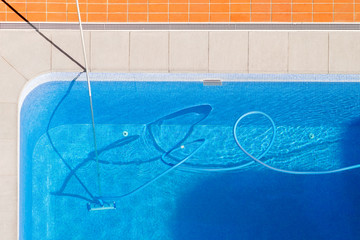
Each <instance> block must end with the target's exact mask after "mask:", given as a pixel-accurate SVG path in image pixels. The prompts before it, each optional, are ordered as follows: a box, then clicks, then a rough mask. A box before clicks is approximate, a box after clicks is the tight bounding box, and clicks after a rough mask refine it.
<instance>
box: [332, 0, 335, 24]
mask: <svg viewBox="0 0 360 240" xmlns="http://www.w3.org/2000/svg"><path fill="white" fill-rule="evenodd" d="M332 4H333V10H332V16H333V17H332V18H333V22H335V0H332Z"/></svg>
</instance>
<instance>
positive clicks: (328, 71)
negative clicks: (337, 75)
mask: <svg viewBox="0 0 360 240" xmlns="http://www.w3.org/2000/svg"><path fill="white" fill-rule="evenodd" d="M327 52H328V54H327V55H328V70H327V73H328V74H329V73H330V33H329V32H328V51H327Z"/></svg>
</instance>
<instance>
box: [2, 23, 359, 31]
mask: <svg viewBox="0 0 360 240" xmlns="http://www.w3.org/2000/svg"><path fill="white" fill-rule="evenodd" d="M31 24H32V25H33V27H36V28H37V29H39V30H50V29H59V30H78V29H79V24H78V23H77V22H31ZM82 25H83V28H84V30H120V31H121V30H123V31H136V30H139V31H144V30H145V31H154V30H156V31H161V30H163V31H176V30H179V31H183V30H195V31H201V30H204V31H211V30H216V31H219V30H225V31H234V30H246V31H249V30H261V31H262V30H266V31H269V30H276V31H279V30H284V31H301V30H305V31H309V30H324V31H359V30H360V24H359V23H356V22H354V23H343V22H339V23H302V22H299V23H283V22H278V23H273V22H271V23H267V22H257V23H227V22H219V23H201V22H196V23H166V22H159V23H131V22H129V23H83V24H82ZM33 27H32V26H30V24H29V23H25V22H0V29H33Z"/></svg>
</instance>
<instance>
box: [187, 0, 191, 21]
mask: <svg viewBox="0 0 360 240" xmlns="http://www.w3.org/2000/svg"><path fill="white" fill-rule="evenodd" d="M187 14H188V22H190V0H188V12H187Z"/></svg>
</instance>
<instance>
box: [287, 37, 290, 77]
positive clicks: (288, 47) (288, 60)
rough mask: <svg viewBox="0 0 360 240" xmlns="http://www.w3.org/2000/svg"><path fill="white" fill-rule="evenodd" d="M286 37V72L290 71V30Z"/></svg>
mask: <svg viewBox="0 0 360 240" xmlns="http://www.w3.org/2000/svg"><path fill="white" fill-rule="evenodd" d="M287 39H288V41H287V42H288V46H287V49H288V50H287V60H286V61H287V64H286V65H287V66H286V68H287V71H286V72H287V73H289V71H290V32H288V37H287Z"/></svg>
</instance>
